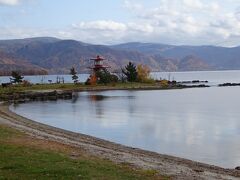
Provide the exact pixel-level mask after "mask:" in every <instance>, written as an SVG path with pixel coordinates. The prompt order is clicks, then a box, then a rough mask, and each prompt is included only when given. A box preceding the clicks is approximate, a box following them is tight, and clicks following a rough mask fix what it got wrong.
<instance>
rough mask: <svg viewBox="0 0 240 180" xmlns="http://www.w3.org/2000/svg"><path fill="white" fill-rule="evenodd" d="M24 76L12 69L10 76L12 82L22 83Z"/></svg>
mask: <svg viewBox="0 0 240 180" xmlns="http://www.w3.org/2000/svg"><path fill="white" fill-rule="evenodd" d="M23 78H24V77H23V76H21V75H20V73H19V72H17V71H12V77H11V78H10V80H11V82H12V83H21V82H23Z"/></svg>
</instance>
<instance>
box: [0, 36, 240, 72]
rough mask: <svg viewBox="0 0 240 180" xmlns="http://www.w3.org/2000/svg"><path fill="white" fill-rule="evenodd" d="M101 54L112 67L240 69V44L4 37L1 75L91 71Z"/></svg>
mask: <svg viewBox="0 0 240 180" xmlns="http://www.w3.org/2000/svg"><path fill="white" fill-rule="evenodd" d="M96 55H101V56H103V57H105V58H106V64H108V65H109V66H111V71H117V70H120V69H121V68H122V67H124V66H125V65H126V64H127V63H128V62H129V61H132V62H133V63H135V64H140V63H141V64H146V65H148V66H149V67H150V68H151V70H152V71H201V70H237V69H240V47H233V48H227V47H218V46H175V45H166V44H156V43H139V42H131V43H125V44H118V45H111V46H106V45H94V44H88V43H84V42H80V41H75V40H61V39H57V38H52V37H38V38H27V39H16V40H0V75H6V74H9V73H10V72H11V71H12V70H19V71H22V72H23V73H24V74H46V73H48V74H66V73H67V74H68V73H69V69H70V68H71V67H72V66H74V67H75V68H76V69H77V71H78V72H79V73H80V72H81V73H83V72H89V68H88V67H89V66H91V63H92V62H91V61H90V58H92V57H95V56H96Z"/></svg>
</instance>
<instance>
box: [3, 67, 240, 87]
mask: <svg viewBox="0 0 240 180" xmlns="http://www.w3.org/2000/svg"><path fill="white" fill-rule="evenodd" d="M151 76H152V77H153V78H154V79H167V80H176V81H192V80H201V81H205V80H208V81H209V83H208V84H209V85H217V84H220V83H225V82H232V83H236V82H238V83H240V71H239V70H234V71H187V72H153V73H151ZM57 77H61V78H62V77H63V78H64V81H65V83H72V82H73V81H72V77H71V75H41V76H24V79H25V80H28V81H29V82H31V83H34V84H35V83H48V80H51V81H52V82H53V83H55V82H56V79H57ZM78 77H79V81H80V82H85V81H86V80H87V78H88V77H89V74H79V75H78ZM9 79H10V76H0V83H6V82H9Z"/></svg>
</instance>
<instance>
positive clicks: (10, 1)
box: [0, 0, 20, 6]
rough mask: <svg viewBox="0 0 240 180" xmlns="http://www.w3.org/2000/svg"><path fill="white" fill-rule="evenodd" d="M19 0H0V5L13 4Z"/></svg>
mask: <svg viewBox="0 0 240 180" xmlns="http://www.w3.org/2000/svg"><path fill="white" fill-rule="evenodd" d="M19 2H20V0H0V5H10V6H14V5H17V4H19Z"/></svg>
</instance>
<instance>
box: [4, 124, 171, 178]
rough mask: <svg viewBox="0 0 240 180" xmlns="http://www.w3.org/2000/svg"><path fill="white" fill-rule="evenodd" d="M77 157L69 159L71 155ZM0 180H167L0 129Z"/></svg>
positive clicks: (13, 131)
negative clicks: (74, 154) (73, 154)
mask: <svg viewBox="0 0 240 180" xmlns="http://www.w3.org/2000/svg"><path fill="white" fill-rule="evenodd" d="M73 152H75V153H76V152H77V153H78V156H77V157H75V158H72V157H71V156H70V154H71V153H73ZM0 179H168V178H167V177H163V176H159V175H157V174H156V171H153V170H135V169H133V168H132V167H131V166H129V165H126V164H125V165H124V164H122V165H121V164H120V165H116V164H114V163H112V162H110V161H108V160H103V159H100V158H97V157H92V156H89V155H86V153H84V151H80V150H79V151H78V150H76V149H73V148H72V147H70V146H66V145H61V144H58V143H55V142H49V141H45V140H37V139H33V138H31V137H29V136H27V135H25V134H23V133H20V132H18V131H16V130H14V129H11V128H8V127H5V126H1V125H0Z"/></svg>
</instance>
